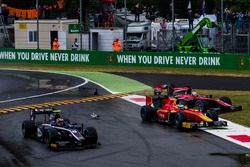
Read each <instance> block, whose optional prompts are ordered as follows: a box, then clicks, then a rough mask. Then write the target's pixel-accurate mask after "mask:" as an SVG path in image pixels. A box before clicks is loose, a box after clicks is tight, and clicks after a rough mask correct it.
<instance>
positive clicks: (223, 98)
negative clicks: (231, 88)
mask: <svg viewBox="0 0 250 167" xmlns="http://www.w3.org/2000/svg"><path fill="white" fill-rule="evenodd" d="M220 100H221V101H223V102H225V103H227V104H230V105H232V101H231V99H230V98H229V97H226V96H223V97H221V98H220Z"/></svg>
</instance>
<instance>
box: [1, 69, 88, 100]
mask: <svg viewBox="0 0 250 167" xmlns="http://www.w3.org/2000/svg"><path fill="white" fill-rule="evenodd" d="M1 70H2V69H1ZM4 70H9V71H11V70H13V71H28V72H42V73H52V74H61V75H68V76H73V77H76V78H80V79H82V80H84V82H83V83H81V84H79V85H76V86H73V87H70V88H67V89H63V90H59V91H55V92H50V93H44V94H38V95H33V96H27V97H21V98H16V99H9V100H3V101H0V104H1V103H8V102H13V101H20V100H27V99H32V98H38V97H43V96H48V95H53V94H58V93H62V92H66V91H69V90H72V89H75V88H78V87H81V86H83V85H86V84H87V83H88V82H89V81H90V80H88V79H87V78H84V77H80V76H76V75H71V74H65V73H58V72H45V71H36V70H16V69H4Z"/></svg>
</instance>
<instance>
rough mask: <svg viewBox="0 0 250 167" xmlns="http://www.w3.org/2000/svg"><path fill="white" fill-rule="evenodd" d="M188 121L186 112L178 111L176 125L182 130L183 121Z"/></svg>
mask: <svg viewBox="0 0 250 167" xmlns="http://www.w3.org/2000/svg"><path fill="white" fill-rule="evenodd" d="M185 121H186V116H185V114H184V113H181V112H178V113H176V116H175V126H176V128H177V129H179V130H182V129H183V126H182V123H183V122H185Z"/></svg>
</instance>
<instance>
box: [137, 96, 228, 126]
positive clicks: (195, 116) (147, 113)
mask: <svg viewBox="0 0 250 167" xmlns="http://www.w3.org/2000/svg"><path fill="white" fill-rule="evenodd" d="M161 102H162V103H161ZM177 102H178V100H177V99H176V98H174V97H164V96H162V95H160V94H158V95H157V94H155V95H154V96H152V97H150V96H146V105H145V106H142V107H141V111H140V114H141V118H142V120H143V121H148V122H152V121H153V122H166V123H168V124H170V125H175V126H176V127H177V128H178V129H180V130H182V129H186V128H187V129H192V128H199V127H202V126H227V122H226V121H219V120H218V114H217V112H216V111H213V110H211V111H208V112H206V113H204V112H200V111H199V110H198V109H195V108H188V107H187V106H184V105H183V104H177Z"/></svg>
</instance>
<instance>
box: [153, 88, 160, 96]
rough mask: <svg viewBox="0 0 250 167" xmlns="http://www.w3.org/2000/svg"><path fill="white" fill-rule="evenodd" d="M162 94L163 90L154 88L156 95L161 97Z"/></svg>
mask: <svg viewBox="0 0 250 167" xmlns="http://www.w3.org/2000/svg"><path fill="white" fill-rule="evenodd" d="M161 92H162V89H161V88H160V87H155V88H154V95H160V94H161Z"/></svg>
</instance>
